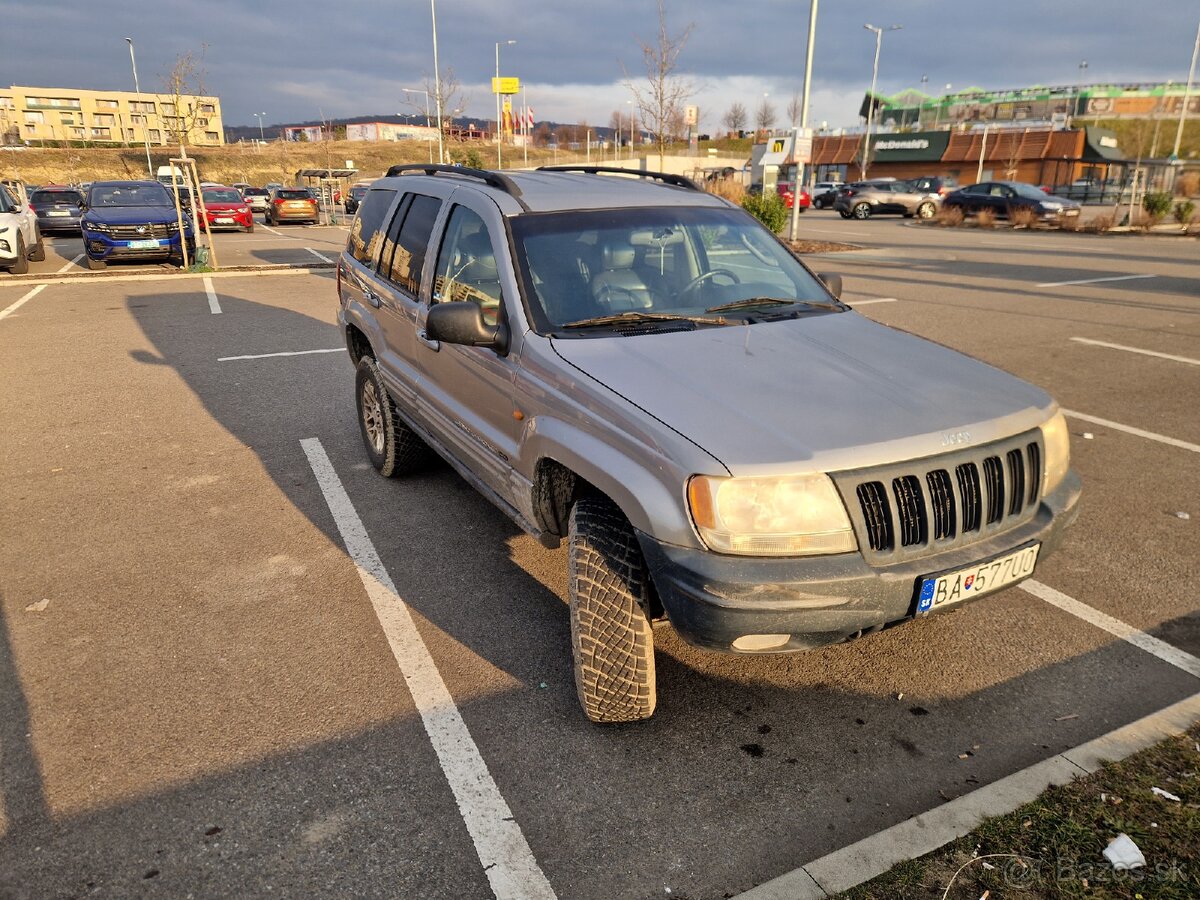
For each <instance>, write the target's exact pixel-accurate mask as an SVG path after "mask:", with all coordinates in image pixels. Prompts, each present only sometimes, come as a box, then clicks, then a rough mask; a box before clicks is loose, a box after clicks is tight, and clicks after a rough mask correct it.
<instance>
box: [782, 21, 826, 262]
mask: <svg viewBox="0 0 1200 900" xmlns="http://www.w3.org/2000/svg"><path fill="white" fill-rule="evenodd" d="M819 2H820V0H809V3H808V49H807V50H806V51H805V53H804V94H803V95H802V96H801V100H800V130H799V131H797V132H793V137H792V158H793V161H794V162H795V164H796V178H795V180H794V182H793V184H792V221H791V227H790V228H789V229H788V236H789V237H790V238H791V239H792V240H793V241H794V240H796V232H797V230H798V229H799V226H800V183H801V181H802V180H803V175H804V163H803V162H801V160H800V154H799V153H798V152H797V151H798V150H799V144H800V139H801V138H805V139H807V138H808V136H809V135H808V88H809V85H810V84H811V83H812V61H813V42H814V41H815V39H816V36H817V4H818V3H819ZM810 146H811V144H810Z"/></svg>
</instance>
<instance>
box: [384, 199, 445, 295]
mask: <svg viewBox="0 0 1200 900" xmlns="http://www.w3.org/2000/svg"><path fill="white" fill-rule="evenodd" d="M441 208H442V201H441V200H439V199H438V198H437V197H426V196H425V195H423V194H413V195H412V202H411V203H410V204H409V205H408V212H407V213H406V214H404V215H403V216H402V215H401V214H400V213H397V214H396V217H395V218H394V219H392V224H391V227H390V228H389V229H388V236H387V241H386V242H385V243H384V245H383V259H382V260H380V265H379V271H380V272H381V273H382V274H383V277H384V278H386V279H387V280H388V281H391V282H393V283H395V284H397V285H399V286H400V287H401V288H403V289H404V290H405V291H407V292H408V293H410V294H412V295H413V296H414V297H415V296H417V294H418V293H420V291H421V272H422V271H423V270H424V268H425V252H426V250H428V248H429V238H430V237H431V236H432V235H433V223H434V222H435V221H436V220H437V215H438V210H440V209H441ZM401 219H403V221H401Z"/></svg>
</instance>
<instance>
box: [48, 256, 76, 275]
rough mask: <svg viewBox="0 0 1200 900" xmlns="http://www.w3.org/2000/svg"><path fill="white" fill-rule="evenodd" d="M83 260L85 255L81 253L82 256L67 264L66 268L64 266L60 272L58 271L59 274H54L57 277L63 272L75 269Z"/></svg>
mask: <svg viewBox="0 0 1200 900" xmlns="http://www.w3.org/2000/svg"><path fill="white" fill-rule="evenodd" d="M81 259H83V254H82V253H80V254H79V255H78V256H77V257H75V258H74V259H73V260H71V261H70V262H69V263H67V264H66V265H65V266H63V267H62V268H61V269H59V270H58V271H57V272H55V273H54V274H55V275H61V274H62V273H63V272H67V271H70V270H71V269H72V268H74V266H75V264H76V263H77V262H79V261H80V260H81Z"/></svg>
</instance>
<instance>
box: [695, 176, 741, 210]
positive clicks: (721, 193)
mask: <svg viewBox="0 0 1200 900" xmlns="http://www.w3.org/2000/svg"><path fill="white" fill-rule="evenodd" d="M704 189H705V190H706V191H708V192H709V193H710V194H716V195H717V196H718V197H724V198H725V199H726V200H728V201H729V202H730V203H737V204H738V205H741V203H742V200H743V199H744V198H745V196H746V186H745V185H744V184H742V183H741V182H740V181H735V180H734V179H732V178H717V179H714V180H712V181H709V182H707V183H705V185H704Z"/></svg>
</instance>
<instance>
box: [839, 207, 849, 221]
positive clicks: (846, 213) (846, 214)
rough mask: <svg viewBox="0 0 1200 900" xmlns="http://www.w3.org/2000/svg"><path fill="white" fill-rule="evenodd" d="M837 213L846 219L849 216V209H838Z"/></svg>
mask: <svg viewBox="0 0 1200 900" xmlns="http://www.w3.org/2000/svg"><path fill="white" fill-rule="evenodd" d="M838 215H840V216H841V217H842V218H843V219H848V218H850V211H849V210H846V209H839V210H838Z"/></svg>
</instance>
